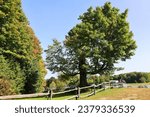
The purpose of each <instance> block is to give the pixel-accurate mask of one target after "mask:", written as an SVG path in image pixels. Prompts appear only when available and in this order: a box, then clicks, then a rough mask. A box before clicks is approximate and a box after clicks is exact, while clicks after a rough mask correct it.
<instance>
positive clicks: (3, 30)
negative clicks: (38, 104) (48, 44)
mask: <svg viewBox="0 0 150 117" xmlns="http://www.w3.org/2000/svg"><path fill="white" fill-rule="evenodd" d="M41 53H42V48H41V46H40V42H39V40H38V39H37V37H36V36H35V34H34V32H33V30H32V29H31V27H30V26H29V22H28V20H27V18H26V16H25V14H24V13H23V11H22V7H21V0H0V95H8V94H19V93H33V92H40V91H42V90H43V85H44V76H45V73H46V70H45V66H44V62H43V60H42V57H41Z"/></svg>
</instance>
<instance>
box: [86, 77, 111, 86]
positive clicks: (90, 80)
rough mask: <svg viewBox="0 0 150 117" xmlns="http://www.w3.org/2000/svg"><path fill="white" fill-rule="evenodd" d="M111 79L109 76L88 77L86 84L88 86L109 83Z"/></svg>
mask: <svg viewBox="0 0 150 117" xmlns="http://www.w3.org/2000/svg"><path fill="white" fill-rule="evenodd" d="M110 79H111V76H108V75H102V76H97V75H90V76H88V79H87V81H88V83H89V84H100V83H103V82H109V81H110Z"/></svg>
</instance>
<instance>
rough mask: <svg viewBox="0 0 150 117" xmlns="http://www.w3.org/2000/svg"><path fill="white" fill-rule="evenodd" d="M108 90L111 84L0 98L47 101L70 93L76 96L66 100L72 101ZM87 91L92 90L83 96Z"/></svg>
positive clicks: (2, 98)
mask: <svg viewBox="0 0 150 117" xmlns="http://www.w3.org/2000/svg"><path fill="white" fill-rule="evenodd" d="M107 88H110V82H103V83H101V84H98V85H95V84H94V85H90V86H86V87H78V88H75V89H71V90H66V91H63V92H56V93H55V92H53V90H52V89H50V90H49V91H48V93H36V94H24V95H10V96H0V100H11V99H24V98H35V97H44V96H46V97H47V99H50V100H52V99H53V97H54V95H59V94H65V93H69V92H75V94H74V95H73V96H70V97H69V98H66V99H65V100H70V99H74V98H75V99H76V100H77V99H79V98H85V97H89V96H91V95H95V94H96V93H97V92H99V91H102V90H105V89H107ZM85 89H91V92H90V93H89V94H86V95H81V94H82V90H85Z"/></svg>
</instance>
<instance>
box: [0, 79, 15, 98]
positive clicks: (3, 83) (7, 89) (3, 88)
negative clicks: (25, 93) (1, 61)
mask: <svg viewBox="0 0 150 117" xmlns="http://www.w3.org/2000/svg"><path fill="white" fill-rule="evenodd" d="M11 94H13V91H12V89H11V83H10V82H9V81H8V80H5V79H2V78H0V96H3V95H11Z"/></svg>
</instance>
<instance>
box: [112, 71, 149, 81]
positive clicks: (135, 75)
mask: <svg viewBox="0 0 150 117" xmlns="http://www.w3.org/2000/svg"><path fill="white" fill-rule="evenodd" d="M113 79H114V80H121V79H122V80H125V81H126V83H147V82H150V73H146V72H131V73H125V74H119V75H115V76H113Z"/></svg>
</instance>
